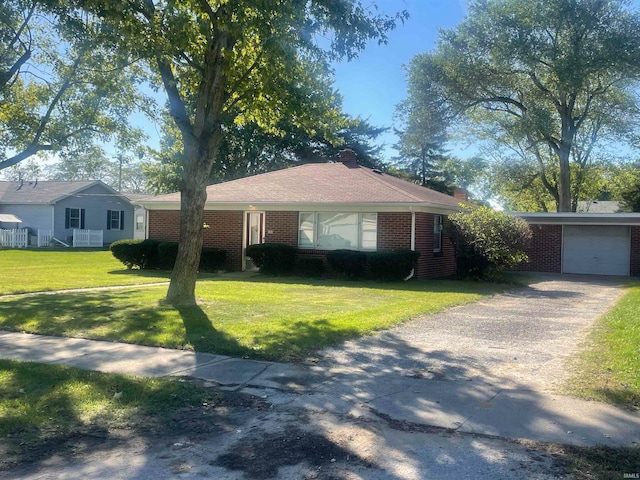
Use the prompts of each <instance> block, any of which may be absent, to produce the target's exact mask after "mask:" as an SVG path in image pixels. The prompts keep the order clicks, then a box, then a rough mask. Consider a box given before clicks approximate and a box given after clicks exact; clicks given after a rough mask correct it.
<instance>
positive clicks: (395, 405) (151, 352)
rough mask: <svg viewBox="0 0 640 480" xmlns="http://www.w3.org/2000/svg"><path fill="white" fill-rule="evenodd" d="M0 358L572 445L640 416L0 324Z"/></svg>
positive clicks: (387, 372)
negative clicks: (195, 382) (3, 328)
mask: <svg viewBox="0 0 640 480" xmlns="http://www.w3.org/2000/svg"><path fill="white" fill-rule="evenodd" d="M0 358H3V359H11V360H19V361H34V362H42V363H50V364H61V365H71V366H75V367H79V368H84V369H89V370H97V371H101V372H110V373H116V372H117V373H126V374H132V375H139V376H153V377H159V376H189V377H193V378H198V379H201V380H204V381H207V382H211V383H214V384H218V385H220V386H221V388H224V389H228V390H235V391H240V392H245V393H249V394H253V395H257V396H260V397H261V398H264V399H266V401H268V402H271V403H273V404H276V405H287V406H290V407H292V408H297V407H299V408H304V409H307V410H315V411H325V412H329V413H335V414H350V415H353V416H375V417H379V418H385V419H388V420H394V421H399V422H406V423H407V424H409V425H412V424H415V425H422V426H433V427H440V428H445V429H449V430H451V431H457V432H464V433H474V434H482V435H489V436H497V437H504V438H515V439H528V440H535V441H543V442H557V443H563V444H573V445H610V446H632V445H638V442H640V416H639V415H637V414H634V413H631V412H627V411H623V410H621V409H618V408H615V407H613V406H610V405H606V404H601V403H597V402H589V401H583V400H578V399H574V398H571V397H564V396H559V395H551V394H546V393H542V392H540V391H536V390H527V389H509V388H501V387H499V386H495V385H491V384H490V383H484V382H478V381H468V380H467V381H464V380H446V381H439V380H436V379H429V378H422V377H415V376H410V375H405V374H404V373H402V372H398V371H396V370H394V369H393V368H388V369H385V368H384V367H381V370H380V371H377V372H376V375H371V373H369V372H367V371H365V370H364V369H361V368H357V366H353V367H344V366H341V367H330V368H322V367H320V366H314V365H290V364H281V363H274V362H261V361H253V360H242V359H237V358H231V357H225V356H221V355H213V354H208V353H194V352H188V351H181V350H170V349H164V348H154V347H144V346H138V345H130V344H121V343H112V342H103V341H93V340H83V339H76V338H58V337H48V336H42V335H31V334H24V333H12V332H0Z"/></svg>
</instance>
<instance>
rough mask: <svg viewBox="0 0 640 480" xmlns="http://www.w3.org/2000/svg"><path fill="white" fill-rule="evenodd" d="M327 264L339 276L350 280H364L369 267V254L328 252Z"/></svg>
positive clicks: (346, 251) (342, 251) (347, 251)
mask: <svg viewBox="0 0 640 480" xmlns="http://www.w3.org/2000/svg"><path fill="white" fill-rule="evenodd" d="M327 263H328V264H329V266H330V267H331V268H332V269H333V270H334V271H335V272H336V273H337V274H339V275H342V276H344V277H346V278H348V279H349V280H356V279H358V278H362V276H363V275H364V272H365V269H366V266H367V253H365V252H360V251H357V250H332V251H330V252H327Z"/></svg>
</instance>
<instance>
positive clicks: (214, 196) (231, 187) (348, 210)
mask: <svg viewBox="0 0 640 480" xmlns="http://www.w3.org/2000/svg"><path fill="white" fill-rule="evenodd" d="M340 160H341V161H339V162H335V163H310V164H305V165H300V166H295V167H291V168H287V169H284V170H279V171H274V172H269V173H264V174H260V175H256V176H253V177H247V178H242V179H239V180H233V181H229V182H225V183H220V184H216V185H210V186H209V187H207V202H206V205H205V212H204V223H205V224H206V225H208V226H209V228H206V229H205V232H204V245H205V246H212V247H218V248H223V249H225V250H226V251H227V264H226V268H227V269H228V270H231V271H241V270H246V269H251V267H252V265H251V261H250V259H248V258H246V256H245V248H246V246H247V245H251V244H255V243H265V242H267V243H284V244H287V245H291V246H295V247H297V249H298V255H309V256H314V257H320V258H323V257H324V256H325V255H326V253H327V251H329V250H334V249H342V248H347V249H352V250H362V251H376V250H390V249H413V250H416V251H419V252H420V254H421V255H420V258H419V260H418V264H417V267H416V269H415V277H417V278H435V277H444V276H449V275H452V274H454V273H455V268H456V267H455V256H454V249H453V245H452V244H451V242H450V241H449V239H448V238H446V236H444V235H443V233H442V226H443V224H444V223H445V222H446V219H447V216H448V215H449V214H451V213H453V212H457V211H459V210H460V199H458V198H455V197H452V196H449V195H445V194H442V193H439V192H436V191H433V190H430V189H428V188H425V187H421V186H419V185H416V184H414V183H411V182H407V181H405V180H402V179H399V178H396V177H393V176H390V175H386V174H384V173H382V172H380V171H378V170H371V169H368V168H364V167H362V166H360V165H359V164H358V163H357V160H356V157H355V154H354V153H353V152H352V151H350V150H345V151H343V152H342V155H341V159H340ZM139 203H140V204H141V205H142V206H144V208H145V209H146V210H147V213H148V215H147V227H146V228H147V238H151V239H156V240H161V241H172V242H177V241H179V222H180V194H179V193H172V194H168V195H160V196H156V197H150V198H147V199H145V200H143V201H141V202H139Z"/></svg>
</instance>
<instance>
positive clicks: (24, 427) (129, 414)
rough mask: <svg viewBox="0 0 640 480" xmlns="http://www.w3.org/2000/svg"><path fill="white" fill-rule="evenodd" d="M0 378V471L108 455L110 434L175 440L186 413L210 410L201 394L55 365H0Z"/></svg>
mask: <svg viewBox="0 0 640 480" xmlns="http://www.w3.org/2000/svg"><path fill="white" fill-rule="evenodd" d="M0 378H1V379H2V382H1V383H0V405H1V406H2V407H4V408H3V410H4V412H5V414H3V416H2V417H0V451H3V455H2V458H0V471H2V470H7V469H9V468H11V467H12V466H14V465H17V464H30V463H32V462H34V461H43V460H45V459H47V458H49V457H51V456H54V455H59V454H66V453H68V452H71V451H72V452H74V453H76V454H77V453H80V452H83V451H87V450H92V451H96V450H97V451H100V450H101V449H109V448H110V447H112V446H113V443H114V442H115V443H117V442H119V441H120V439H121V436H119V435H118V434H116V435H113V434H112V432H113V431H114V430H118V431H120V430H122V429H125V430H127V431H128V432H129V436H147V435H158V434H162V433H175V430H179V429H180V428H181V425H180V423H181V422H182V419H181V418H180V414H181V413H184V409H185V408H186V407H189V408H192V409H198V408H199V406H201V405H202V402H203V401H205V400H206V401H207V402H208V403H210V404H212V405H213V404H214V403H215V400H214V401H212V397H211V395H210V393H208V392H207V391H205V390H202V389H198V388H196V387H193V386H191V385H189V384H187V383H185V382H180V381H178V380H175V379H137V378H131V377H128V376H125V375H116V374H103V373H99V372H91V371H87V370H80V369H77V368H71V367H64V366H60V365H43V364H38V363H31V362H28V363H21V362H13V361H7V360H0ZM116 392H119V393H120V395H121V396H120V397H119V398H117V399H115V398H114V394H115V393H116ZM200 410H201V408H200ZM198 414H199V415H200V416H202V412H198ZM220 421H223V420H222V419H220Z"/></svg>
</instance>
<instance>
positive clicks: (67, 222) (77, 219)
mask: <svg viewBox="0 0 640 480" xmlns="http://www.w3.org/2000/svg"><path fill="white" fill-rule="evenodd" d="M64 228H69V229H71V228H79V229H81V230H83V229H84V208H65V209H64Z"/></svg>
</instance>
